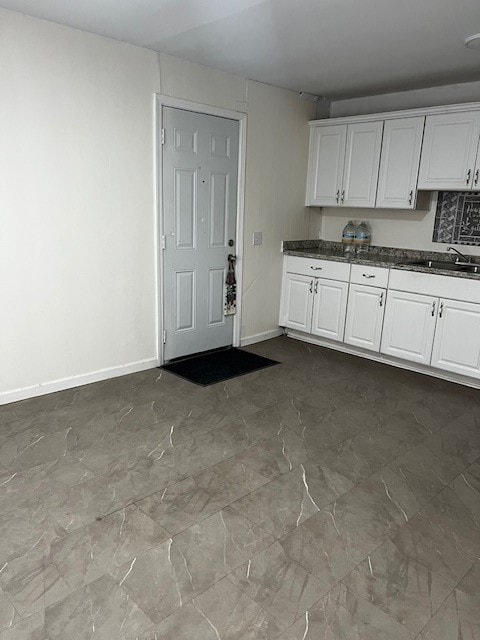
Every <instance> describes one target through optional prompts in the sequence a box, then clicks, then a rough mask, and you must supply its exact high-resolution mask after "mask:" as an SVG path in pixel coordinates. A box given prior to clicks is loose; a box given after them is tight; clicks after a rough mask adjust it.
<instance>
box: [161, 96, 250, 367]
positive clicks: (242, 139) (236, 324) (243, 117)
mask: <svg viewBox="0 0 480 640" xmlns="http://www.w3.org/2000/svg"><path fill="white" fill-rule="evenodd" d="M153 100H154V105H153V106H154V114H155V119H154V144H155V154H154V161H155V211H156V218H155V222H156V230H155V231H156V232H155V256H156V273H157V296H156V307H157V357H158V364H159V365H161V364H163V362H164V344H163V340H162V335H163V331H164V329H165V323H164V318H163V308H164V296H165V287H166V286H168V285H167V284H166V283H165V282H164V267H163V250H162V245H163V243H164V219H163V218H164V211H163V208H164V206H163V197H162V190H163V182H162V172H163V161H162V142H161V133H162V124H163V122H162V108H163V107H172V108H174V109H184V110H187V111H193V112H195V113H200V114H205V115H210V116H218V117H220V118H228V119H230V120H236V121H237V122H238V125H239V134H238V136H239V139H238V172H237V200H236V205H237V206H236V215H237V221H236V245H235V247H234V249H235V255H236V256H237V271H236V279H237V313H236V314H235V315H234V316H233V346H237V347H238V346H240V339H241V324H242V323H241V317H242V301H243V300H242V293H243V285H242V281H243V273H242V272H243V254H244V247H243V229H244V215H245V213H244V212H245V172H246V140H247V114H246V113H242V112H238V111H232V110H230V109H223V108H219V107H213V106H211V105H206V104H202V103H197V102H193V101H189V100H183V99H180V98H172V97H170V96H165V95H162V94H155V95H154V98H153ZM184 142H185V141H184ZM219 142H221V141H216V144H215V149H214V152H215V154H216V155H220V154H221V153H222V145H221V144H219ZM190 148H191V147H190ZM223 152H224V153H231V150H230V147H229V145H228V144H226V143H225V142H224V147H223ZM186 335H187V334H186Z"/></svg>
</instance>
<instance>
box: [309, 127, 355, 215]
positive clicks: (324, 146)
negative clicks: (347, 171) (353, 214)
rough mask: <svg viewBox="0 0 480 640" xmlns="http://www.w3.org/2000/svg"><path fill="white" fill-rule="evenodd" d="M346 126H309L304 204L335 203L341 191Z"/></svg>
mask: <svg viewBox="0 0 480 640" xmlns="http://www.w3.org/2000/svg"><path fill="white" fill-rule="evenodd" d="M346 137H347V125H337V126H320V127H312V129H311V133H310V157H309V162H308V181H307V199H306V204H307V205H313V206H318V207H322V206H325V207H328V206H335V205H337V204H338V200H339V197H340V191H341V189H342V177H343V163H344V159H345V142H346Z"/></svg>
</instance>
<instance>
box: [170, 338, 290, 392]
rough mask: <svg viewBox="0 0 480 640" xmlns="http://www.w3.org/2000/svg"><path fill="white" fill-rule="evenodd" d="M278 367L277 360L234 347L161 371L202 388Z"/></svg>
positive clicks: (210, 352)
mask: <svg viewBox="0 0 480 640" xmlns="http://www.w3.org/2000/svg"><path fill="white" fill-rule="evenodd" d="M274 364H280V363H279V362H278V361H277V360H270V358H264V357H263V356H259V355H257V354H256V353H250V352H249V351H243V349H237V348H235V347H229V348H227V349H217V350H215V351H209V352H208V353H202V354H200V355H195V356H191V357H188V358H182V359H180V360H175V361H173V362H169V363H168V364H165V365H163V367H160V369H165V371H170V373H174V374H175V375H177V376H180V377H181V378H185V379H186V380H190V381H191V382H194V383H195V384H199V385H201V386H202V387H207V386H208V385H210V384H215V383H216V382H222V381H223V380H230V378H236V377H237V376H243V375H244V374H246V373H251V372H252V371H258V370H259V369H265V368H266V367H272V366H273V365H274Z"/></svg>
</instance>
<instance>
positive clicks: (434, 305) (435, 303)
mask: <svg viewBox="0 0 480 640" xmlns="http://www.w3.org/2000/svg"><path fill="white" fill-rule="evenodd" d="M436 308H437V302H436V301H435V300H434V301H433V302H432V316H434V315H435V309H436Z"/></svg>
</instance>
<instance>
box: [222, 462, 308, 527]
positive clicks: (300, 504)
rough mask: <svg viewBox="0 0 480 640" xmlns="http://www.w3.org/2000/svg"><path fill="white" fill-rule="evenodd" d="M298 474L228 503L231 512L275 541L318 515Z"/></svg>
mask: <svg viewBox="0 0 480 640" xmlns="http://www.w3.org/2000/svg"><path fill="white" fill-rule="evenodd" d="M299 487H300V484H299V477H298V472H295V473H293V472H291V473H289V474H287V476H280V477H279V478H276V479H275V480H272V481H271V482H269V483H268V484H266V485H264V486H263V487H260V488H259V489H256V490H255V491H253V492H252V493H249V494H248V495H247V496H245V497H244V498H242V499H240V500H237V501H236V502H233V503H232V505H231V506H232V508H233V509H235V511H237V512H238V513H240V514H242V515H244V516H245V517H246V518H248V519H249V520H251V521H252V522H255V523H257V524H258V525H259V526H260V527H262V529H264V530H265V531H269V532H270V533H271V534H273V535H274V536H275V537H277V538H278V537H280V536H283V535H284V534H286V533H288V532H289V531H291V530H292V529H295V527H298V525H299V524H300V523H301V522H303V521H304V520H306V519H307V518H309V517H310V516H312V515H313V514H314V513H317V512H318V511H319V507H318V506H317V505H316V504H315V502H314V500H313V499H312V497H311V495H309V492H308V491H307V490H306V488H305V486H304V485H303V483H302V490H301V491H299Z"/></svg>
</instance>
